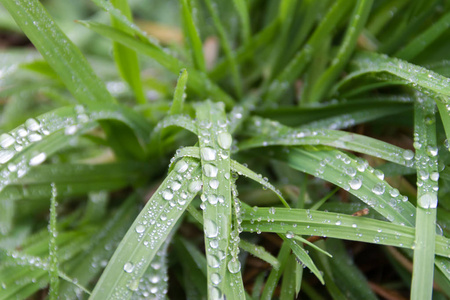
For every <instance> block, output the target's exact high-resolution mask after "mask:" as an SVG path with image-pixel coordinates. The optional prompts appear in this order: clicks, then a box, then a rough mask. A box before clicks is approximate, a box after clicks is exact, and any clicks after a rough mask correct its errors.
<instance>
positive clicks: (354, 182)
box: [348, 178, 362, 190]
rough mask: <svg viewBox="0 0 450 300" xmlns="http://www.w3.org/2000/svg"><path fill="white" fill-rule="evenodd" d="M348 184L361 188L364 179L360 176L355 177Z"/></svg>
mask: <svg viewBox="0 0 450 300" xmlns="http://www.w3.org/2000/svg"><path fill="white" fill-rule="evenodd" d="M348 184H349V185H350V187H351V188H352V189H353V190H359V189H360V188H361V186H362V181H361V179H359V178H353V179H352V180H350V181H349V182H348Z"/></svg>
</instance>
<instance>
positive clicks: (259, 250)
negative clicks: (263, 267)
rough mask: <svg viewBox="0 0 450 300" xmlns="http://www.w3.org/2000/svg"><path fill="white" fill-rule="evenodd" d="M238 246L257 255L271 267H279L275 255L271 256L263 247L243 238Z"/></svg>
mask: <svg viewBox="0 0 450 300" xmlns="http://www.w3.org/2000/svg"><path fill="white" fill-rule="evenodd" d="M239 247H240V248H241V249H242V250H244V251H247V252H248V253H250V254H251V255H253V256H255V257H258V258H259V259H261V260H263V261H265V262H267V263H269V264H270V265H272V267H273V268H275V269H278V268H279V267H280V262H279V261H278V260H277V258H276V257H274V256H272V254H270V253H269V252H267V251H266V250H265V249H264V247H261V246H257V245H255V244H252V243H250V242H247V241H245V240H242V239H241V240H240V242H239Z"/></svg>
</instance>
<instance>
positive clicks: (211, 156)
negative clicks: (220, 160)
mask: <svg viewBox="0 0 450 300" xmlns="http://www.w3.org/2000/svg"><path fill="white" fill-rule="evenodd" d="M200 153H201V156H202V159H203V160H205V161H211V160H215V159H216V150H214V149H213V148H211V147H203V148H201V149H200Z"/></svg>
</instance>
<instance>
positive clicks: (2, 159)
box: [0, 150, 16, 164]
mask: <svg viewBox="0 0 450 300" xmlns="http://www.w3.org/2000/svg"><path fill="white" fill-rule="evenodd" d="M15 153H16V152H15V151H13V150H1V151H0V164H4V163H6V162H8V161H9V160H10V159H11V158H13V156H14V154H15Z"/></svg>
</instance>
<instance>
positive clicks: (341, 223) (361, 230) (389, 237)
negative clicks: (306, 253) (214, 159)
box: [242, 207, 450, 257]
mask: <svg viewBox="0 0 450 300" xmlns="http://www.w3.org/2000/svg"><path fill="white" fill-rule="evenodd" d="M267 215H269V216H270V221H267ZM242 220H243V222H242V227H243V229H244V231H248V232H274V233H279V234H286V233H288V232H292V233H293V234H297V235H318V236H326V237H332V238H338V239H344V240H352V241H360V242H366V243H375V244H380V245H391V246H396V247H402V248H407V249H412V248H414V241H415V228H414V227H409V226H405V225H397V224H393V223H391V222H386V221H379V220H374V219H370V218H361V217H353V216H349V215H343V214H337V213H331V212H322V211H312V210H307V209H287V208H281V207H277V208H276V209H272V208H265V207H259V208H258V209H257V210H253V209H248V208H245V209H244V211H243V215H242ZM448 242H449V240H448V239H447V238H445V237H442V236H436V239H435V245H436V255H439V256H442V257H446V256H447V255H448V254H450V249H448V247H447V243H448Z"/></svg>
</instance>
